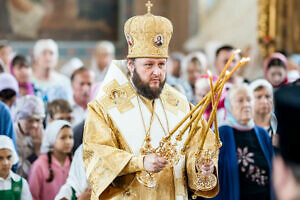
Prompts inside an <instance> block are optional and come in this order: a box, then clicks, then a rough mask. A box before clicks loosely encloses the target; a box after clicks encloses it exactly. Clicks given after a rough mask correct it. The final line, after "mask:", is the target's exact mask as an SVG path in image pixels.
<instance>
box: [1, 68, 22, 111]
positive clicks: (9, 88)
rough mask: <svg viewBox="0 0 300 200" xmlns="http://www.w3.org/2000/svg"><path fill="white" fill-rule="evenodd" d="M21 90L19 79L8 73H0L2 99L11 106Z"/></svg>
mask: <svg viewBox="0 0 300 200" xmlns="http://www.w3.org/2000/svg"><path fill="white" fill-rule="evenodd" d="M18 92H19V87H18V82H17V80H16V79H15V78H14V77H13V76H12V75H11V74H8V73H1V74H0V101H2V102H3V103H5V104H6V105H7V106H8V107H9V108H11V107H12V106H13V105H14V103H15V101H16V98H17V94H18Z"/></svg>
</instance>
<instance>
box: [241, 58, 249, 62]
mask: <svg viewBox="0 0 300 200" xmlns="http://www.w3.org/2000/svg"><path fill="white" fill-rule="evenodd" d="M249 61H250V58H249V57H247V58H242V59H241V60H240V62H241V63H246V62H249Z"/></svg>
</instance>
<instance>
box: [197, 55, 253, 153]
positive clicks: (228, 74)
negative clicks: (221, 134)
mask: <svg viewBox="0 0 300 200" xmlns="http://www.w3.org/2000/svg"><path fill="white" fill-rule="evenodd" d="M249 61H250V58H242V59H241V60H240V61H239V63H238V64H237V65H236V66H235V67H234V68H233V69H232V71H231V72H230V73H228V72H227V74H226V75H225V77H224V79H223V81H222V82H221V85H220V91H223V88H224V85H225V83H226V82H227V81H228V80H229V78H230V77H231V76H232V74H233V73H234V72H236V70H238V69H239V68H240V67H241V66H243V65H245V64H246V63H247V62H249ZM221 94H222V92H219V94H218V97H217V100H216V102H215V104H214V106H213V109H212V112H216V110H217V107H218V102H219V101H220V98H221ZM212 120H213V116H212V115H211V116H210V117H209V120H208V123H207V127H206V130H205V132H204V135H203V138H202V140H201V143H200V146H199V150H202V149H203V145H204V142H205V139H206V137H207V133H208V130H209V127H210V125H211V123H212Z"/></svg>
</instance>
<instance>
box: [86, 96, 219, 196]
mask: <svg viewBox="0 0 300 200" xmlns="http://www.w3.org/2000/svg"><path fill="white" fill-rule="evenodd" d="M88 109H89V112H88V116H87V119H86V122H85V128H84V137H83V160H84V165H85V170H86V175H87V178H88V182H89V185H90V187H91V189H92V197H91V199H92V200H96V199H101V200H102V199H130V200H137V199H155V200H160V199H161V200H169V199H170V200H173V199H175V182H176V183H181V184H180V185H179V186H178V184H176V185H177V186H176V191H179V192H180V193H182V194H181V195H182V196H183V199H187V194H186V192H185V191H186V189H187V187H189V188H190V189H191V190H193V191H195V187H194V186H193V184H192V183H193V181H194V180H195V170H194V168H195V152H196V151H197V148H198V145H197V144H198V142H199V141H198V140H197V138H199V134H200V132H201V130H202V128H204V127H206V122H205V121H204V120H202V121H201V123H200V124H199V125H200V127H201V128H200V129H199V131H198V132H197V134H196V135H195V136H194V137H193V139H192V142H191V145H190V147H189V148H188V149H187V153H186V169H183V170H184V174H186V175H187V177H183V178H180V179H176V180H174V175H173V170H172V168H171V167H170V166H169V167H166V168H165V169H164V170H163V171H162V172H160V173H159V174H158V176H157V180H158V181H157V183H158V184H157V186H156V187H155V188H147V187H145V186H144V185H142V184H140V183H139V182H138V181H137V179H136V178H135V172H137V171H140V170H142V169H143V157H142V156H139V155H134V154H133V153H132V151H131V149H130V147H129V145H128V144H127V143H126V141H125V139H124V138H123V136H122V134H121V133H120V132H119V131H118V130H117V128H116V126H115V125H114V123H113V121H112V120H111V119H110V117H109V115H108V114H107V113H106V112H105V110H104V109H103V108H102V107H101V104H100V103H99V102H98V101H97V100H94V101H92V102H91V103H89V106H88ZM130 120H134V119H130ZM162 134H163V133H162ZM213 144H214V135H213V133H212V132H209V134H208V137H207V141H206V143H205V146H204V148H208V147H212V145H213ZM215 163H216V164H217V163H218V161H217V159H216V160H215ZM215 171H217V167H216V170H215ZM216 175H217V174H216ZM196 193H197V194H198V195H200V196H204V197H213V196H215V195H216V194H217V193H218V186H217V187H216V188H214V189H213V190H212V191H208V192H201V191H196Z"/></svg>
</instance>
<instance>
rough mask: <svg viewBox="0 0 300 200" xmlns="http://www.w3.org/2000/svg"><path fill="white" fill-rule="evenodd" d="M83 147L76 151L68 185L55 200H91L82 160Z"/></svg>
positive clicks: (64, 186) (62, 188)
mask: <svg viewBox="0 0 300 200" xmlns="http://www.w3.org/2000/svg"><path fill="white" fill-rule="evenodd" d="M82 151H83V150H82V145H80V146H79V147H78V148H77V150H76V151H75V154H74V158H73V161H72V164H71V168H70V171H69V176H68V179H67V181H66V183H65V184H64V185H63V186H62V187H61V188H60V190H59V193H58V194H57V195H56V197H55V200H73V199H78V200H79V199H80V200H88V199H90V198H91V189H90V188H89V185H88V182H87V178H86V174H85V171H84V164H83V158H82V153H83V152H82Z"/></svg>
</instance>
